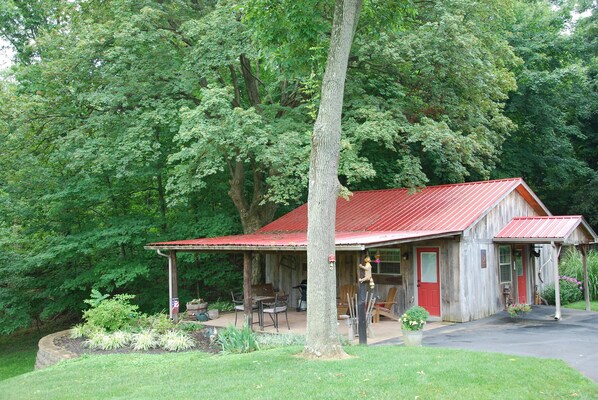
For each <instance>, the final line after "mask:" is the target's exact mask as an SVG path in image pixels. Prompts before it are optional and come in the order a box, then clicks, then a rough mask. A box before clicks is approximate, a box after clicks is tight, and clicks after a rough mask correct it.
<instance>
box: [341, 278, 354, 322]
mask: <svg viewBox="0 0 598 400" xmlns="http://www.w3.org/2000/svg"><path fill="white" fill-rule="evenodd" d="M339 290H340V296H339V299H338V302H337V307H336V312H337V315H338V316H340V315H345V314H347V311H348V310H349V303H348V300H347V299H353V298H355V294H356V289H355V285H352V284H345V285H341V287H340V289H339Z"/></svg>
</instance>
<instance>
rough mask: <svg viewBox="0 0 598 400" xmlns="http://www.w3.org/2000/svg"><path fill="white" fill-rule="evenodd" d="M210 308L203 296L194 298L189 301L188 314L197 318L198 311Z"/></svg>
mask: <svg viewBox="0 0 598 400" xmlns="http://www.w3.org/2000/svg"><path fill="white" fill-rule="evenodd" d="M207 309H208V302H207V301H205V300H204V299H202V298H199V299H193V300H191V301H189V302H187V315H188V316H189V317H192V318H195V316H196V315H197V314H198V313H202V312H206V311H207Z"/></svg>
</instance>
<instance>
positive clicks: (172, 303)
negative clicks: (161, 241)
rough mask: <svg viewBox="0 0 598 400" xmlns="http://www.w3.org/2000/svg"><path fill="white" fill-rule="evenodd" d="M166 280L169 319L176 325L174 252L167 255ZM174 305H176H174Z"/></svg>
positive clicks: (176, 299)
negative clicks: (167, 280)
mask: <svg viewBox="0 0 598 400" xmlns="http://www.w3.org/2000/svg"><path fill="white" fill-rule="evenodd" d="M168 278H169V285H168V286H169V288H168V289H169V290H168V291H169V294H170V304H169V305H168V309H169V310H170V318H172V321H173V322H174V323H175V324H176V323H178V322H179V304H180V303H179V290H178V283H177V271H176V251H174V250H173V251H170V252H169V253H168ZM175 303H176V304H175Z"/></svg>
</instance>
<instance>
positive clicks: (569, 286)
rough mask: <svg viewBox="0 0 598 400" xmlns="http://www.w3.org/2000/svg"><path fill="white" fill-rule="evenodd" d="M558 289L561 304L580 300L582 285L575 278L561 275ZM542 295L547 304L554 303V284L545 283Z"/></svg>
mask: <svg viewBox="0 0 598 400" xmlns="http://www.w3.org/2000/svg"><path fill="white" fill-rule="evenodd" d="M559 291H560V298H561V304H569V303H573V302H575V301H578V300H581V299H582V297H583V287H582V286H581V282H580V281H578V280H577V279H575V278H572V277H569V276H566V275H563V276H561V277H560V279H559ZM542 297H543V298H544V300H546V301H547V302H548V304H551V305H554V304H556V301H555V300H556V293H555V288H554V284H553V283H551V284H549V285H546V287H545V288H544V290H543V291H542Z"/></svg>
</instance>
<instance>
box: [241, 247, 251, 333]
mask: <svg viewBox="0 0 598 400" xmlns="http://www.w3.org/2000/svg"><path fill="white" fill-rule="evenodd" d="M251 258H252V254H251V252H250V251H245V252H243V308H244V311H243V312H244V317H245V323H246V324H247V325H248V326H250V327H252V326H253V312H252V301H251V296H252V294H251V272H252V271H251V269H252V266H251V264H252V263H251Z"/></svg>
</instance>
